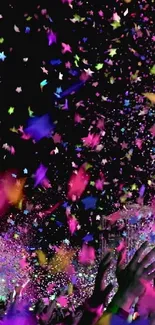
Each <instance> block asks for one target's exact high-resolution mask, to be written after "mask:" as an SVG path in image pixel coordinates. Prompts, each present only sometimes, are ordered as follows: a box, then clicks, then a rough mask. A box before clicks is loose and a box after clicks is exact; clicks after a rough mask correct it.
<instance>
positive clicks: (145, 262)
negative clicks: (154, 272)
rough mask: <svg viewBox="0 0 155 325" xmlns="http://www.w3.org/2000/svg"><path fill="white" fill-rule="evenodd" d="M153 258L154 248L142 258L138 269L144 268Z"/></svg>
mask: <svg viewBox="0 0 155 325" xmlns="http://www.w3.org/2000/svg"><path fill="white" fill-rule="evenodd" d="M153 257H155V247H154V248H153V249H151V251H150V252H149V253H148V254H147V255H146V256H145V257H144V258H143V260H142V261H141V262H140V267H142V268H144V267H145V266H146V265H147V264H148V263H149V262H150V261H151V259H152V258H153Z"/></svg>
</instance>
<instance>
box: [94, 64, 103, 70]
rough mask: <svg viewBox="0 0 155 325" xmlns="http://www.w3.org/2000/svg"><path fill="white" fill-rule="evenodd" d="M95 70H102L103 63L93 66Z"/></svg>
mask: <svg viewBox="0 0 155 325" xmlns="http://www.w3.org/2000/svg"><path fill="white" fill-rule="evenodd" d="M95 68H96V70H101V69H102V68H103V63H98V64H96V66H95Z"/></svg>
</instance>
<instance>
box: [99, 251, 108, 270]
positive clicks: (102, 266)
mask: <svg viewBox="0 0 155 325" xmlns="http://www.w3.org/2000/svg"><path fill="white" fill-rule="evenodd" d="M110 261H111V253H110V252H107V253H106V255H105V256H104V257H103V259H102V261H101V263H100V265H99V268H98V274H100V273H102V276H103V273H104V272H105V271H106V270H107V268H108V265H109V263H110Z"/></svg>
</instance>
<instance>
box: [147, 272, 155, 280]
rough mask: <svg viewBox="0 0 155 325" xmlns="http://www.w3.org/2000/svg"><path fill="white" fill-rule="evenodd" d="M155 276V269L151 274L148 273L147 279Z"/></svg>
mask: <svg viewBox="0 0 155 325" xmlns="http://www.w3.org/2000/svg"><path fill="white" fill-rule="evenodd" d="M154 278H155V271H154V272H152V273H150V274H148V276H147V279H148V280H153V279H154Z"/></svg>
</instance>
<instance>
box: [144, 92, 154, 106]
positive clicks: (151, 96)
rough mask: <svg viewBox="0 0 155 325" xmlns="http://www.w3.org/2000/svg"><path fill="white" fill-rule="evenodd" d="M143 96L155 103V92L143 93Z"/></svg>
mask: <svg viewBox="0 0 155 325" xmlns="http://www.w3.org/2000/svg"><path fill="white" fill-rule="evenodd" d="M142 95H143V96H145V97H146V98H147V99H149V100H150V102H152V103H153V104H155V94H154V93H143V94H142Z"/></svg>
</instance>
